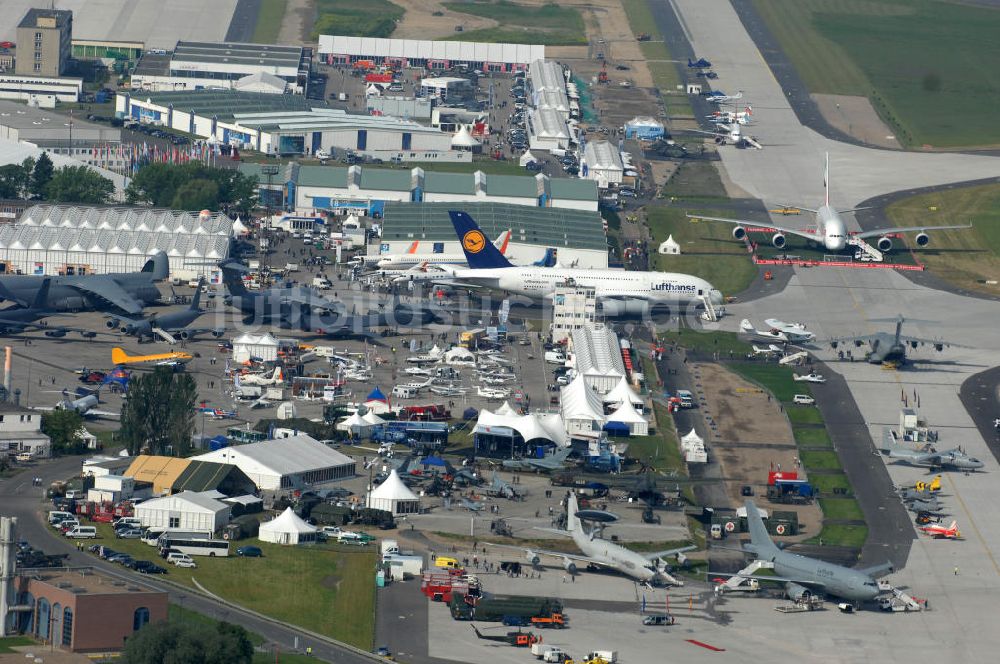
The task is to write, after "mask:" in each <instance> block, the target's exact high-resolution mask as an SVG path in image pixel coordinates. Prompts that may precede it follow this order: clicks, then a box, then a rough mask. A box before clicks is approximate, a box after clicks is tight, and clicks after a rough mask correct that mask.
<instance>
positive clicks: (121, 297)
mask: <svg viewBox="0 0 1000 664" xmlns="http://www.w3.org/2000/svg"><path fill="white" fill-rule="evenodd" d="M66 285H67V286H70V287H72V288H75V289H77V290H78V291H81V292H83V293H84V294H85V295H89V296H90V297H93V298H96V299H98V300H101V301H103V302H106V303H108V304H110V305H112V306H114V307H117V308H118V309H121V310H122V311H124V312H125V313H127V314H133V315H134V314H141V313H142V302H139V301H138V300H136V299H135V298H134V297H132V296H131V295H129V294H128V293H127V292H126V291H125V289H124V288H122V287H121V286H119V285H118V284H117V283H115V281H114V280H112V279H102V278H101V277H99V276H92V277H90V278H88V279H78V280H76V281H73V282H70V283H68V284H66Z"/></svg>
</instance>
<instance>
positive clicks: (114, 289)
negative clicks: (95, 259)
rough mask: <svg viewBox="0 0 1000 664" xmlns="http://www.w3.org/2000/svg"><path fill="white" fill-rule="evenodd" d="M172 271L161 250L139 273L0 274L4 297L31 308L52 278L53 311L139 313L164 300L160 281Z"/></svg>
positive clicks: (50, 298)
mask: <svg viewBox="0 0 1000 664" xmlns="http://www.w3.org/2000/svg"><path fill="white" fill-rule="evenodd" d="M169 274H170V261H169V259H168V258H167V255H166V254H165V253H163V252H162V251H159V252H157V253H155V254H154V255H153V257H152V258H150V259H149V260H148V261H146V264H145V265H143V266H142V269H141V270H140V271H139V272H120V273H112V274H85V275H76V276H57V277H43V276H31V275H19V274H18V275H6V276H0V286H2V291H0V298H3V299H5V300H8V299H9V300H13V301H14V302H16V303H17V304H18V305H20V306H22V307H28V306H29V303H30V302H32V301H34V300H35V297H36V296H37V294H38V291H39V290H40V289H41V288H42V286H43V284H44V283H45V281H46V280H50V287H49V295H48V308H49V309H51V310H53V311H80V310H81V309H98V310H105V311H118V312H124V313H125V314H127V315H132V316H134V315H136V314H139V313H141V312H142V309H143V307H145V306H146V305H149V304H153V303H155V302H158V301H159V300H160V291H159V289H158V288H157V287H156V282H158V281H162V280H164V279H166V278H167V276H168V275H169Z"/></svg>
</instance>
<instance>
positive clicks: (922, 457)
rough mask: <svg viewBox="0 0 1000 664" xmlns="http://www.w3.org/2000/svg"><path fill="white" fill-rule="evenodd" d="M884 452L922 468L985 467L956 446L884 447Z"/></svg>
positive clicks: (967, 470) (960, 468)
mask: <svg viewBox="0 0 1000 664" xmlns="http://www.w3.org/2000/svg"><path fill="white" fill-rule="evenodd" d="M882 453H883V454H885V455H886V456H888V457H889V458H890V459H898V460H899V461H901V462H903V463H905V464H908V465H911V466H919V467H921V468H933V469H941V470H960V471H963V472H969V471H974V470H979V469H980V468H982V467H983V462H982V461H980V460H979V459H977V458H976V457H972V456H969V455H968V454H966V453H965V452H964V451H963V450H962V448H960V447H955V448H953V449H950V450H945V451H943V452H938V451H937V450H936V449H934V447H932V446H930V445H927V446H925V447H924V448H923V449H921V450H911V449H907V448H902V447H889V448H884V449H883V450H882Z"/></svg>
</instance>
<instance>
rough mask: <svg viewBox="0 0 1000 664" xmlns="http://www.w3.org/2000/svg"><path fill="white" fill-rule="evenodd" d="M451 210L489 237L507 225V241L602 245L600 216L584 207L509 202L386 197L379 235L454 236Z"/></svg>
mask: <svg viewBox="0 0 1000 664" xmlns="http://www.w3.org/2000/svg"><path fill="white" fill-rule="evenodd" d="M450 210H464V211H465V212H467V213H469V214H470V215H471V216H472V218H473V219H475V220H476V222H477V223H478V224H479V226H480V228H482V229H483V231H484V232H485V233H486V234H487V235H488V236H489V237H490V238H496V237H497V236H498V235H499V234H500V233H502V232H503V231H505V230H507V229H508V228H509V229H511V230H512V231H513V235H512V236H511V240H512V241H514V242H520V243H524V244H535V245H540V246H544V247H556V248H558V247H573V248H576V249H596V250H600V251H604V250H606V249H607V240H606V238H605V235H604V227H603V225H602V222H601V215H600V214H598V213H597V212H591V211H588V210H569V209H564V208H540V207H531V206H528V205H515V204H509V203H398V202H388V203H386V205H385V211H384V214H383V219H382V238H383V239H384V240H409V239H414V240H431V241H455V240H456V239H457V238H456V237H455V227H454V226H453V225H452V223H451V218H450V217H449V216H448V212H449V211H450Z"/></svg>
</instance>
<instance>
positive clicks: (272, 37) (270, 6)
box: [251, 0, 288, 44]
mask: <svg viewBox="0 0 1000 664" xmlns="http://www.w3.org/2000/svg"><path fill="white" fill-rule="evenodd" d="M287 8H288V0H261V4H260V11H259V12H258V14H257V25H255V26H254V29H253V38H252V39H251V41H253V43H254V44H275V43H277V41H278V33H279V32H281V22H282V20H283V19H284V17H285V9H287Z"/></svg>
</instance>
